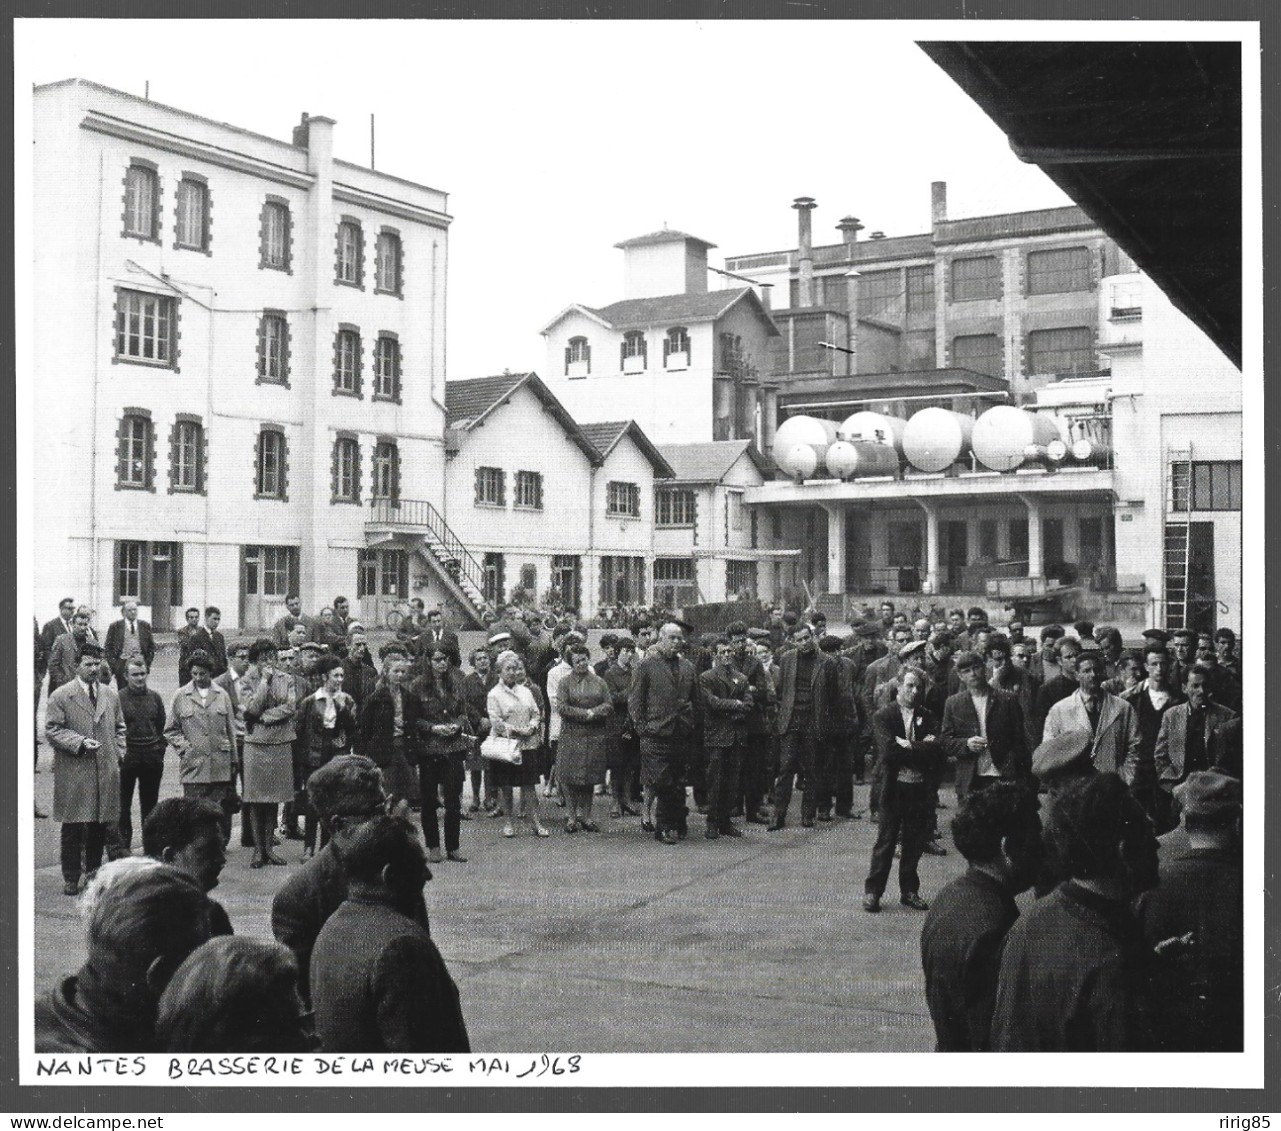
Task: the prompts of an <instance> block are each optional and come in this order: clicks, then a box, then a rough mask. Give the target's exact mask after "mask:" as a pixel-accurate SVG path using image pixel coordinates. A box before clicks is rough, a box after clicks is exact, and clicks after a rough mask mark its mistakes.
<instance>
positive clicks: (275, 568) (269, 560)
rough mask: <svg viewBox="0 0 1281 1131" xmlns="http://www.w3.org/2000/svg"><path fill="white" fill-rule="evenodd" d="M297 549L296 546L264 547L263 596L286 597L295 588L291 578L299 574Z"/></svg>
mask: <svg viewBox="0 0 1281 1131" xmlns="http://www.w3.org/2000/svg"><path fill="white" fill-rule="evenodd" d="M297 553H298V551H297V548H296V547H294V546H263V547H262V595H263V596H264V597H286V596H288V595H289V591H290V589H291V588H293V586H292V585H291V584H290V579H291V577H292V576H293V575H294V574H295V573H296V572H297V566H296V564H295V563H296V562H297Z"/></svg>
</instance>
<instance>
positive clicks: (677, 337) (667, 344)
mask: <svg viewBox="0 0 1281 1131" xmlns="http://www.w3.org/2000/svg"><path fill="white" fill-rule="evenodd" d="M673 355H679V356H678V358H677V360H678V362H679V363H680V364H681V365H685V366H688V365H689V364H690V361H691V357H690V352H689V331H688V330H687V329H685V327H684V326H673V327H672V328H671V329H670V330H668V331H667V336H666V337H665V338H664V339H663V367H664V368H666V367H667V361H668V358H670V357H672V356H673Z"/></svg>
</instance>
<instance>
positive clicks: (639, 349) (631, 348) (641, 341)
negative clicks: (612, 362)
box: [618, 330, 649, 369]
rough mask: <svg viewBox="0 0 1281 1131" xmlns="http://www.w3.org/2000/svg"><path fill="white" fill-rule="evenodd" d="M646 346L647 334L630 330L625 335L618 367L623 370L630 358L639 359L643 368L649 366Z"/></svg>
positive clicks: (620, 348) (620, 349) (620, 347)
mask: <svg viewBox="0 0 1281 1131" xmlns="http://www.w3.org/2000/svg"><path fill="white" fill-rule="evenodd" d="M646 349H647V347H646V345H645V333H644V331H642V330H628V331H627V333H625V334H624V335H623V342H622V345H620V346H619V361H618V367H619V368H620V369H621V368H623V366H624V364H625V363H626V361H627V359H628V358H629V357H639V358H640V360H641V368H642V369H643V368H646V367H647V366H648V364H649V363H648V360H647V352H646Z"/></svg>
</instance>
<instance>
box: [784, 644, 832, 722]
mask: <svg viewBox="0 0 1281 1131" xmlns="http://www.w3.org/2000/svg"><path fill="white" fill-rule="evenodd" d="M799 660H800V652H798V651H796V650H793V651H791V652H785V653H783V657H782V659H780V660H779V662H778V682H777V688H778V715H777V717H776V718H775V720H774V729H775V732H776V733H777V734H786V733H787V728H788V727H789V726H790V725H791V722H792V713H793V708H794V705H795V702H796V666H797V663H798V662H799ZM837 667H838V665H837V663H836V661H835V660H833V659H832V658H831V657H830V656H827V655H825V654H824V653H822V652H815V653H814V675H813V685H812V698H811V700H810V709H811V711H812V712H813V733H814V737H815V738H817V739H824V738H826V737H827V736H829V735H832V734H835V733H837V731H838V729H839V727H840V726H841V724H842V722H843V720H844V712H843V711H842V710H841V686H840V673H839V672H838V670H837Z"/></svg>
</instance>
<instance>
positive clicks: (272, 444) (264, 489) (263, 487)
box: [254, 427, 288, 499]
mask: <svg viewBox="0 0 1281 1131" xmlns="http://www.w3.org/2000/svg"><path fill="white" fill-rule="evenodd" d="M287 458H288V448H287V447H286V444H285V434H284V432H282V431H281V430H280V429H279V428H270V427H267V428H263V429H262V431H260V432H259V433H258V451H257V453H256V459H255V461H254V462H255V465H256V470H257V483H256V485H255V487H256V489H255V497H256V498H259V499H284V498H287V497H288V496H287V494H286V491H287V486H288V483H287V472H288V465H287V462H286V461H287Z"/></svg>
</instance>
